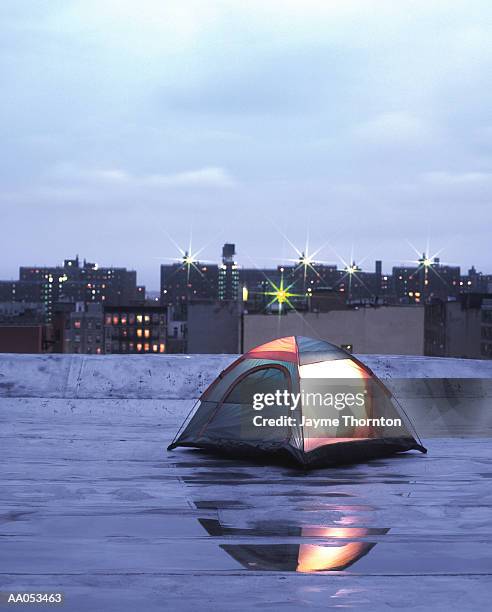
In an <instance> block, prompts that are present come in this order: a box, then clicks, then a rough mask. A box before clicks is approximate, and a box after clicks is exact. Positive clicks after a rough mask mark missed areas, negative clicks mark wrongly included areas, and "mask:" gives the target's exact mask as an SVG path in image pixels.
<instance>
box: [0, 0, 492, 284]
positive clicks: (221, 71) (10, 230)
mask: <svg viewBox="0 0 492 612" xmlns="http://www.w3.org/2000/svg"><path fill="white" fill-rule="evenodd" d="M0 78H1V91H2V93H1V96H0V100H1V113H0V130H1V139H0V147H1V165H0V214H1V220H2V232H1V243H0V255H1V257H0V278H15V277H16V275H17V269H18V266H19V265H20V264H26V265H27V264H34V263H35V264H40V265H41V264H54V263H56V262H59V261H61V260H62V259H63V258H64V257H68V256H73V255H75V254H76V253H79V254H80V256H81V257H84V256H85V257H86V258H87V259H89V260H91V261H97V262H98V263H99V264H100V265H122V266H128V267H132V268H136V269H137V270H138V273H139V282H143V283H146V284H147V286H148V288H151V289H155V288H157V287H158V266H159V263H160V261H167V260H166V258H171V257H174V256H176V255H177V250H176V247H175V246H174V244H173V242H172V240H171V238H172V239H173V240H174V241H175V242H176V243H178V244H179V245H182V246H185V245H187V244H188V242H189V239H190V235H191V236H192V245H193V250H194V251H195V250H198V249H203V251H202V252H201V257H203V259H211V260H212V259H217V257H218V255H219V254H220V249H221V245H222V243H223V242H224V241H231V242H235V243H236V245H237V251H238V260H239V261H240V263H242V264H245V265H249V264H251V263H254V264H256V265H261V264H270V265H274V264H275V263H276V262H277V261H279V260H280V259H282V258H287V259H288V258H292V257H295V250H294V249H293V248H292V246H291V245H290V244H289V241H290V242H291V243H292V244H293V245H295V246H298V247H301V246H302V245H304V243H305V241H306V237H307V235H308V234H309V243H310V249H311V250H316V249H318V248H320V247H323V248H322V249H321V251H320V253H319V255H318V258H319V259H321V260H324V261H330V262H337V261H338V260H337V257H338V256H341V257H342V258H343V259H348V258H349V257H350V253H351V251H352V250H353V253H354V256H355V259H356V260H357V261H360V260H364V264H363V268H366V269H371V268H372V266H373V260H374V259H375V258H382V259H383V266H384V268H385V269H387V270H388V269H390V268H391V266H392V265H396V264H398V263H401V262H404V261H405V260H412V259H414V258H415V253H414V251H413V250H412V247H411V246H410V244H409V243H411V244H413V245H414V246H415V247H416V248H417V249H419V250H422V249H424V248H425V247H426V243H427V241H429V243H430V250H431V254H432V253H434V252H436V251H442V252H441V253H440V257H441V259H442V260H444V261H447V262H450V263H459V264H461V265H462V266H463V267H467V266H469V265H471V264H472V263H475V265H477V267H479V268H480V269H482V270H484V271H488V272H492V250H491V248H490V246H491V239H490V238H491V221H492V4H491V3H490V1H489V0H483V1H480V0H466V1H461V0H401V1H399V2H395V1H394V0H390V1H386V0H302V1H300V0H296V1H294V0H258V1H257V0H248V1H247V2H244V1H239V0H228V1H225V0H224V1H220V0H176V1H174V0H138V2H137V1H136V0H135V1H133V0H132V1H130V0H49V1H43V0H3V1H2V2H1V4H0ZM338 263H339V261H338Z"/></svg>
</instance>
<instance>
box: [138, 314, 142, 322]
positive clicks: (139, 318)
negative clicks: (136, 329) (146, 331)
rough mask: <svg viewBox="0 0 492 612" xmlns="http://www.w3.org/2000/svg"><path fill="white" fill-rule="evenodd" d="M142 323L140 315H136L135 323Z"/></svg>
mask: <svg viewBox="0 0 492 612" xmlns="http://www.w3.org/2000/svg"><path fill="white" fill-rule="evenodd" d="M142 322H143V317H142V315H139V314H138V315H137V323H142Z"/></svg>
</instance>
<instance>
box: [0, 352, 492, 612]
mask: <svg viewBox="0 0 492 612" xmlns="http://www.w3.org/2000/svg"><path fill="white" fill-rule="evenodd" d="M231 359H232V358H231V357H230V356H228V357H224V356H214V357H211V356H200V357H197V356H195V357H192V358H188V357H184V356H183V357H177V358H172V357H166V358H165V359H161V358H156V359H148V360H147V359H143V358H140V357H139V358H138V359H136V360H132V359H130V358H128V359H126V358H121V359H120V358H116V357H115V358H107V359H106V358H104V359H102V358H97V359H96V358H92V359H88V358H85V357H77V356H54V357H53V356H51V357H50V356H48V357H45V356H42V357H38V356H0V481H1V482H0V591H5V590H9V589H10V590H16V591H19V590H20V591H33V590H34V591H47V590H53V591H62V592H64V593H65V597H66V599H65V605H64V607H63V609H65V610H71V611H72V610H74V611H79V610H81V611H82V610H91V611H92V610H96V611H97V610H104V611H105V612H113V611H115V612H116V611H118V612H120V611H123V612H124V611H127V610H128V611H135V610H146V611H147V610H149V611H154V610H178V609H179V610H224V611H226V610H227V611H230V610H250V609H270V610H279V609H282V610H283V609H286V610H299V609H301V608H303V607H312V608H314V609H323V610H324V609H327V608H340V607H345V608H354V609H374V610H384V609H395V608H396V609H398V608H403V609H406V608H411V609H417V610H485V609H487V610H488V609H489V608H490V605H489V600H490V596H491V595H492V593H491V586H490V585H491V573H492V552H491V551H492V547H491V541H492V521H491V514H492V513H491V503H492V491H491V486H490V483H491V478H492V457H491V455H492V452H491V451H492V444H491V442H490V439H491V437H490V435H491V418H490V414H491V412H490V410H489V406H490V397H492V395H491V391H490V389H489V386H490V385H489V384H488V383H487V384H485V383H484V384H482V383H481V386H480V387H479V386H477V385H475V384H474V385H473V386H470V385H471V383H469V382H466V381H465V383H463V384H462V383H459V384H458V383H457V382H456V380H457V379H458V378H460V377H461V378H467V379H469V380H471V379H473V378H474V377H476V376H480V377H483V378H484V380H485V379H486V378H487V377H488V378H491V376H490V370H491V366H492V363H487V362H474V361H472V360H439V359H431V360H426V359H425V358H409V357H405V358H403V357H396V356H393V357H384V356H373V357H371V358H370V359H372V361H370V365H371V367H374V368H375V369H376V370H377V372H378V373H379V374H380V375H384V376H385V377H386V378H387V379H388V380H387V382H388V384H389V385H391V384H393V385H394V386H395V387H397V388H398V390H399V392H400V399H402V401H403V403H404V405H405V408H406V409H407V410H408V412H409V413H410V414H411V415H412V413H413V416H415V417H417V421H418V425H419V432H420V433H421V434H423V437H424V438H425V435H426V434H427V435H428V438H427V439H424V443H425V445H426V446H427V447H428V449H429V454H428V455H426V456H423V455H420V454H419V453H407V454H405V455H401V456H397V457H393V458H389V459H384V460H377V461H372V462H371V463H367V464H364V465H354V466H345V467H340V468H337V469H325V470H318V471H315V472H311V473H308V474H305V473H303V472H299V471H295V470H291V469H287V468H282V467H278V466H262V465H251V464H248V463H241V462H238V461H231V460H226V459H223V458H222V459H219V458H216V457H213V456H211V455H205V454H203V453H201V452H198V451H193V450H184V449H181V450H176V451H174V452H172V453H169V452H167V451H166V450H165V449H166V446H167V444H168V443H169V441H170V439H171V438H172V437H173V436H174V434H175V432H176V429H177V428H178V426H179V425H180V424H181V422H182V420H183V418H184V416H185V415H186V414H187V412H188V411H189V410H190V408H191V407H192V406H193V404H194V401H195V398H196V396H197V394H198V393H199V392H200V390H201V389H202V388H203V387H204V386H206V384H208V382H209V381H210V380H211V379H212V378H213V377H214V376H215V375H216V373H217V371H218V370H219V369H220V368H222V367H223V366H224V364H226V363H228V362H229V361H230V360H231ZM406 372H407V373H408V375H410V374H411V375H412V376H422V377H423V378H425V376H435V377H436V378H435V379H432V378H431V379H430V380H431V382H425V381H424V382H422V384H421V385H420V386H418V387H415V386H414V385H410V384H409V383H407V382H405V381H403V383H402V382H401V380H400V379H401V378H402V377H404V375H405V373H406ZM437 377H442V378H446V377H449V378H453V380H454V382H453V383H452V385H451V386H452V389H453V398H452V399H453V401H452V402H449V401H448V398H447V395H446V393H447V392H446V393H444V392H441V391H442V389H441V387H443V385H444V383H443V382H442V381H440V380H438V378H437ZM426 380H427V379H426ZM431 383H432V384H431ZM426 385H428V386H429V385H430V387H429V389H427V387H426ZM424 387H425V388H424ZM441 396H443V397H441ZM180 398H183V399H180ZM436 398H437V400H436ZM441 400H443V401H444V404H443V406H444V408H445V409H446V410H445V411H444V412H443V410H441V408H440V405H441V404H440V403H439V402H441V403H442V401H441ZM446 402H447V403H446ZM448 404H449V406H448ZM450 411H451V412H452V415H451V416H452V418H449V412H450ZM443 414H444V415H445V416H446V419H444V418H443ZM474 414H479V415H480V417H481V418H480V419H479V420H477V419H475V418H471V416H470V415H474ZM464 423H466V427H464ZM453 434H454V435H466V437H462V438H456V437H455V438H454V439H453V438H451V437H449V435H453ZM434 435H441V436H443V435H444V436H448V437H440V438H435V437H432V436H434ZM10 609H16V608H12V607H11V608H10Z"/></svg>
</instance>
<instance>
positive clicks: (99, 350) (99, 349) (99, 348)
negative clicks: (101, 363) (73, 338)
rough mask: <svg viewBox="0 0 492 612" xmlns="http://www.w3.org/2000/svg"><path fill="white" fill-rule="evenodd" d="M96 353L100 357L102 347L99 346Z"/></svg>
mask: <svg viewBox="0 0 492 612" xmlns="http://www.w3.org/2000/svg"><path fill="white" fill-rule="evenodd" d="M96 353H97V354H98V355H100V354H101V347H100V346H98V347H97V349H96Z"/></svg>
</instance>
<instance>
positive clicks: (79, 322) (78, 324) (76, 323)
mask: <svg viewBox="0 0 492 612" xmlns="http://www.w3.org/2000/svg"><path fill="white" fill-rule="evenodd" d="M73 326H74V327H75V329H80V328H81V327H82V322H81V321H79V320H78V319H77V321H74V322H73Z"/></svg>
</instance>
